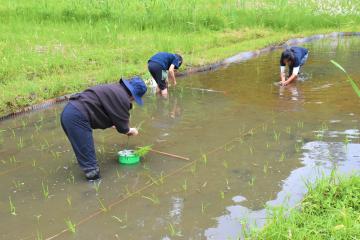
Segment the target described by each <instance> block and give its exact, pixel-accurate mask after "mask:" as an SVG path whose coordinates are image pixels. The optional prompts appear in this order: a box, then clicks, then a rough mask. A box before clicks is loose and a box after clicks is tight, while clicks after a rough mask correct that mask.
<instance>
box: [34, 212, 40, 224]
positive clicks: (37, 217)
mask: <svg viewBox="0 0 360 240" xmlns="http://www.w3.org/2000/svg"><path fill="white" fill-rule="evenodd" d="M41 216H42V215H41V214H38V215H34V217H35V218H36V221H37V223H38V224H39V223H40V218H41Z"/></svg>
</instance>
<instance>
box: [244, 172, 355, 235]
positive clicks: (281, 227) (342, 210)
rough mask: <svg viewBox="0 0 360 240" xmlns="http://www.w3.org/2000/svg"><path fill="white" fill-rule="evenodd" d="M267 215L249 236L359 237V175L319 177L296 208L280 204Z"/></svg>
mask: <svg viewBox="0 0 360 240" xmlns="http://www.w3.org/2000/svg"><path fill="white" fill-rule="evenodd" d="M270 215H271V217H270V219H269V220H268V221H267V224H266V225H265V227H264V228H263V229H261V230H258V231H256V230H255V231H254V232H252V233H251V234H249V235H250V236H248V239H272V240H280V239H294V240H297V239H299V240H300V239H307V240H312V239H313V240H315V239H316V240H321V239H324V240H325V239H326V240H329V239H336V240H355V239H360V176H359V175H353V176H350V177H346V178H344V177H334V176H332V177H330V178H324V179H321V180H319V181H318V182H317V183H316V184H315V186H314V187H312V186H309V191H308V194H307V195H306V196H305V198H304V199H303V200H302V202H301V203H300V204H299V206H298V207H297V208H293V209H291V210H290V211H287V210H286V209H285V208H284V207H280V208H278V209H274V210H271V214H270Z"/></svg>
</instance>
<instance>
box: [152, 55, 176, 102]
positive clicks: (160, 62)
mask: <svg viewBox="0 0 360 240" xmlns="http://www.w3.org/2000/svg"><path fill="white" fill-rule="evenodd" d="M182 61H183V59H182V57H181V56H180V55H179V54H172V53H167V52H159V53H157V54H155V55H154V56H152V57H151V58H150V59H149V61H148V69H149V72H150V74H151V76H152V77H153V78H154V80H155V82H156V83H157V85H158V92H159V93H160V94H161V95H163V96H167V88H168V86H167V82H166V80H167V77H168V75H169V76H170V79H171V81H172V84H173V85H174V86H175V85H176V78H175V70H176V69H179V68H180V66H181V64H182Z"/></svg>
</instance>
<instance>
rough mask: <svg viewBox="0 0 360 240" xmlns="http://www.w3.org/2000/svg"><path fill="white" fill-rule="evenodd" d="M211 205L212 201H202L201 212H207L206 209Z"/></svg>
mask: <svg viewBox="0 0 360 240" xmlns="http://www.w3.org/2000/svg"><path fill="white" fill-rule="evenodd" d="M209 206H210V203H204V202H201V214H204V213H205V212H206V209H207V208H208V207H209Z"/></svg>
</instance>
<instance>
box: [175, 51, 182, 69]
mask: <svg viewBox="0 0 360 240" xmlns="http://www.w3.org/2000/svg"><path fill="white" fill-rule="evenodd" d="M175 56H176V57H177V58H178V59H179V67H180V66H181V64H182V63H183V58H182V56H181V55H180V54H177V53H175Z"/></svg>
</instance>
